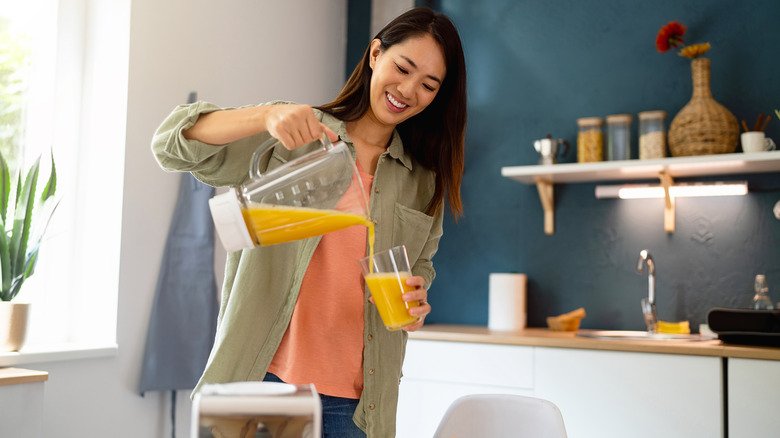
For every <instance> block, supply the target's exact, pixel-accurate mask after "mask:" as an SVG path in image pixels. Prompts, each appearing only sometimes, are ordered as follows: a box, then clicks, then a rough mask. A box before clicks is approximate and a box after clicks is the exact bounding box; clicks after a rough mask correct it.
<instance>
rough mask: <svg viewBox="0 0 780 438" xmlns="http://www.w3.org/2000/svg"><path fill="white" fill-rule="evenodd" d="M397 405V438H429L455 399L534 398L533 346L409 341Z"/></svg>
mask: <svg viewBox="0 0 780 438" xmlns="http://www.w3.org/2000/svg"><path fill="white" fill-rule="evenodd" d="M403 374H404V375H403V378H402V379H401V389H400V395H399V400H398V421H397V431H396V436H397V437H398V438H418V437H431V436H433V433H434V432H435V431H436V427H437V426H438V425H439V422H440V421H441V419H442V417H443V416H444V412H445V411H446V410H447V408H448V407H449V406H450V404H452V402H453V401H455V399H457V398H458V397H461V396H463V395H468V394H519V395H533V347H521V346H511V345H490V344H477V343H463V342H442V341H423V340H409V342H408V344H407V347H406V359H405V360H404V367H403Z"/></svg>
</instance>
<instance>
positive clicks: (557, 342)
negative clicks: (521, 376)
mask: <svg viewBox="0 0 780 438" xmlns="http://www.w3.org/2000/svg"><path fill="white" fill-rule="evenodd" d="M409 339H422V340H431V341H452V342H477V343H485V344H505V345H525V346H534V347H555V348H578V349H583V350H611V351H632V352H642V353H667V354H686V355H693V356H717V357H733V358H744V359H766V360H780V348H771V347H750V346H740V345H732V344H724V343H722V342H721V341H719V340H717V339H715V340H710V341H677V340H674V341H671V340H632V339H593V338H583V337H579V336H576V333H575V332H554V331H551V330H548V329H545V328H527V329H525V330H521V331H515V332H506V331H495V330H490V329H488V328H487V327H483V326H468V325H445V324H433V325H426V326H424V327H423V328H421V329H420V330H418V331H416V332H411V333H409Z"/></svg>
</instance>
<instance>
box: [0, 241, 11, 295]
mask: <svg viewBox="0 0 780 438" xmlns="http://www.w3.org/2000/svg"><path fill="white" fill-rule="evenodd" d="M0 269H2V273H0V275H2V294H3V297H2V300H3V301H8V300H10V299H11V298H13V297H11V296H6V293H8V292H9V291H10V289H11V278H12V275H11V251H10V248H9V242H8V236H7V235H6V232H5V231H4V230H3V231H2V232H0Z"/></svg>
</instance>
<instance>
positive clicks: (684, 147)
mask: <svg viewBox="0 0 780 438" xmlns="http://www.w3.org/2000/svg"><path fill="white" fill-rule="evenodd" d="M691 72H692V75H693V97H691V100H690V102H688V103H687V104H686V105H685V106H684V107H683V108H682V109H681V110H680V112H679V113H677V115H676V116H674V120H672V124H671V126H670V127H669V151H670V152H671V153H672V156H675V157H679V156H684V155H708V154H727V153H730V152H734V150H736V148H737V137H738V135H739V126H738V125H737V119H736V118H735V117H734V114H731V112H730V111H729V110H727V109H726V107H724V106H723V105H721V104H719V103H718V102H716V101H715V99H713V98H712V92H711V91H710V60H709V59H708V58H696V59H694V60H693V61H691Z"/></svg>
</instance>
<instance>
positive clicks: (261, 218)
mask: <svg viewBox="0 0 780 438" xmlns="http://www.w3.org/2000/svg"><path fill="white" fill-rule="evenodd" d="M241 213H242V214H243V215H244V221H245V222H246V223H247V225H249V228H250V233H251V234H253V235H254V238H255V239H256V241H257V243H258V244H260V245H262V246H267V245H274V244H277V243H284V242H291V241H294V240H299V239H305V238H307V237H314V236H319V235H321V234H325V233H329V232H331V231H336V230H340V229H342V228H346V227H350V226H353V225H364V226H366V227H368V238H369V239H368V243H369V253H370V254H373V252H374V250H373V248H374V223H373V222H371V221H370V220H368V218H366V217H365V216H361V215H359V214H355V213H345V212H343V211H336V210H321V209H316V208H303V207H282V206H274V205H263V204H250V205H249V207H248V208H246V209H242V211H241Z"/></svg>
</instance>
